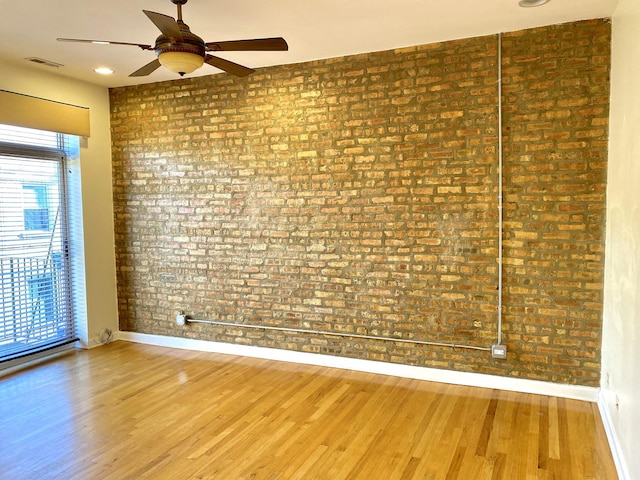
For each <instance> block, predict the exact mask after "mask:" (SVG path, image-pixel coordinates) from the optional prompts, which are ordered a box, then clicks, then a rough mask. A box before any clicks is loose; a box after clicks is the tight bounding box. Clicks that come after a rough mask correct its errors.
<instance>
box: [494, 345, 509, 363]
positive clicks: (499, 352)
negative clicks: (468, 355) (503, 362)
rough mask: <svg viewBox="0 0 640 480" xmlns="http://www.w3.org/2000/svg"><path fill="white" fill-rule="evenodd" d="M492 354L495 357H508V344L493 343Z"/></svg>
mask: <svg viewBox="0 0 640 480" xmlns="http://www.w3.org/2000/svg"><path fill="white" fill-rule="evenodd" d="M491 356H492V357H493V358H503V359H504V358H507V346H506V345H498V344H495V345H491Z"/></svg>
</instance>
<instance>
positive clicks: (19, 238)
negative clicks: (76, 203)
mask: <svg viewBox="0 0 640 480" xmlns="http://www.w3.org/2000/svg"><path fill="white" fill-rule="evenodd" d="M66 138H67V137H66V136H65V135H62V134H58V133H53V132H46V131H40V130H32V129H26V128H20V127H12V126H6V125H0V293H1V294H2V307H1V310H0V315H1V317H0V361H6V360H11V359H14V358H16V357H19V356H24V355H27V354H30V353H34V352H37V351H40V350H43V349H47V348H51V347H55V346H58V345H63V344H65V343H70V342H73V341H75V332H74V315H73V301H72V292H73V288H72V278H71V268H70V267H71V266H70V255H69V228H68V225H69V209H68V202H67V195H66V179H65V172H66V168H65V160H66V153H65V148H66V145H65V139H66Z"/></svg>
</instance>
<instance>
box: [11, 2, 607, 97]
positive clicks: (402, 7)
mask: <svg viewBox="0 0 640 480" xmlns="http://www.w3.org/2000/svg"><path fill="white" fill-rule="evenodd" d="M617 1H618V0H551V1H550V2H549V3H548V4H546V5H543V6H541V7H536V8H522V7H519V6H518V0H271V1H265V0H190V1H189V2H188V3H187V4H186V5H185V6H184V7H183V18H184V21H185V23H187V24H188V25H189V27H190V28H191V31H192V32H193V33H195V34H196V35H199V36H200V37H202V38H203V39H204V41H205V42H212V41H220V40H239V39H244V38H263V37H275V36H282V37H284V38H285V39H286V40H287V42H288V44H289V51H287V52H225V53H223V54H220V56H221V57H225V58H227V59H229V60H232V61H234V62H236V63H241V64H243V65H246V66H250V67H252V68H256V67H263V66H269V65H283V64H290V63H298V62H304V61H308V60H317V59H323V58H332V57H339V56H345V55H350V54H355V53H363V52H374V51H380V50H388V49H392V48H398V47H404V46H410V45H421V44H426V43H433V42H438V41H445V40H451V39H456V38H467V37H475V36H480V35H488V34H495V33H498V32H509V31H514V30H521V29H524V28H531V27H535V26H541V25H550V24H557V23H564V22H569V21H575V20H584V19H590V18H603V17H611V16H612V15H613V12H614V10H615V7H616V4H617ZM0 7H1V8H0V60H2V61H8V62H18V63H21V64H23V65H30V66H33V68H39V69H45V70H47V71H55V72H57V73H59V74H60V75H65V76H69V77H73V78H76V79H80V80H84V81H87V82H91V83H94V84H98V85H103V86H106V87H114V86H123V85H134V84H139V83H150V82H157V81H163V80H169V79H174V78H177V76H176V75H175V74H172V73H170V72H168V71H166V70H165V69H163V68H161V69H158V70H156V71H155V72H154V73H152V74H151V75H150V76H148V77H142V78H130V77H128V75H129V74H130V73H131V72H133V71H135V70H137V69H138V68H139V67H141V66H143V65H145V64H146V63H148V62H150V61H152V60H153V59H154V58H155V57H154V53H153V52H152V51H143V50H141V49H140V48H138V47H134V46H115V45H94V44H79V43H62V42H58V41H56V38H57V37H68V38H86V39H98V40H113V41H121V42H131V43H142V44H150V45H153V44H154V42H155V38H156V37H157V36H158V34H159V31H158V30H157V29H156V27H155V26H154V25H153V24H152V23H151V21H149V19H148V18H147V17H146V16H145V15H144V14H143V13H142V10H143V9H145V10H151V11H155V12H159V13H163V14H165V15H170V16H172V17H174V18H175V17H176V16H177V15H176V6H175V5H174V4H173V3H171V1H170V0H109V1H107V0H11V1H9V0H0ZM27 57H39V58H43V59H46V60H50V61H53V62H56V63H60V64H63V65H64V66H63V67H59V68H55V69H52V67H47V66H43V65H36V64H33V63H31V62H27V61H26V60H25V58H27ZM99 66H108V67H110V68H112V69H113V70H115V73H114V74H113V75H110V76H101V75H98V74H97V73H95V72H94V71H93V69H94V68H96V67H99ZM0 72H1V70H0ZM214 73H220V71H219V70H217V69H215V68H214V67H211V66H209V65H206V64H205V65H204V66H203V67H202V68H201V69H199V70H197V71H196V72H194V73H193V74H192V75H191V76H194V75H210V74H214Z"/></svg>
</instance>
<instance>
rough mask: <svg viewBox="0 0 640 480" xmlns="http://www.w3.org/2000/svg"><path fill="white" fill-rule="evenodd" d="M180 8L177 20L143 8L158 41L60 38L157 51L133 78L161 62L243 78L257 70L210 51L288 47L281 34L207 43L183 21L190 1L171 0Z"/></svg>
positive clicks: (177, 70)
mask: <svg viewBox="0 0 640 480" xmlns="http://www.w3.org/2000/svg"><path fill="white" fill-rule="evenodd" d="M171 2H172V3H174V4H175V5H176V6H177V7H178V19H177V20H175V19H174V18H172V17H170V16H168V15H163V14H162V13H156V12H150V11H148V10H143V12H144V14H145V15H146V16H147V17H149V20H151V21H152V22H153V23H154V25H155V26H156V27H158V29H159V30H160V32H162V33H161V35H160V36H159V37H158V38H156V43H155V45H154V46H153V47H152V46H151V45H143V44H140V43H127V42H112V41H108V40H83V39H78V38H58V41H61V42H82V43H96V44H103V45H133V46H135V47H140V48H141V49H142V50H155V53H156V55H157V58H156V59H155V60H153V61H152V62H149V63H148V64H146V65H145V66H144V67H142V68H139V69H138V70H136V71H135V72H133V73H132V74H131V75H129V76H130V77H144V76H146V75H149V74H150V73H152V72H154V71H155V70H156V69H157V68H159V67H160V66H161V65H162V66H164V67H166V68H167V69H169V70H170V71H172V72H174V73H177V74H179V75H180V76H183V75H184V74H186V73H191V72H193V71H195V70H197V69H198V68H200V67H201V66H202V65H203V64H204V63H208V64H209V65H212V66H214V67H216V68H219V69H220V70H224V71H225V72H227V73H230V74H232V75H235V76H238V77H244V76H247V75H250V74H251V73H253V72H255V70H254V69H252V68H249V67H245V66H243V65H239V64H237V63H234V62H231V61H229V60H225V59H224V58H220V57H216V56H214V55H210V54H208V53H207V52H234V51H235V52H237V51H284V50H288V49H289V46H288V45H287V42H286V41H285V40H284V38H282V37H275V38H256V39H251V40H228V41H221V42H205V41H204V40H202V38H200V37H199V36H197V35H195V34H193V33H191V30H189V26H188V25H187V24H186V23H184V22H183V21H182V5H184V4H186V3H187V0H171Z"/></svg>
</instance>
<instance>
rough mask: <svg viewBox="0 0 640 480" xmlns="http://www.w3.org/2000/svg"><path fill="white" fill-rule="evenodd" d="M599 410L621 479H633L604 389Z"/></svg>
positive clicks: (599, 398) (599, 397) (599, 401)
mask: <svg viewBox="0 0 640 480" xmlns="http://www.w3.org/2000/svg"><path fill="white" fill-rule="evenodd" d="M598 410H600V416H601V417H602V424H603V425H604V431H605V432H606V434H607V440H609V447H610V448H611V455H612V456H613V462H614V463H615V465H616V470H617V472H618V477H619V479H620V480H631V476H630V475H629V469H628V468H627V462H626V460H625V458H624V453H623V451H622V446H621V445H620V439H619V438H618V433H617V430H616V428H615V425H614V423H613V418H611V412H610V410H609V408H608V407H607V400H606V398H605V395H604V392H603V391H601V392H600V395H599V396H598Z"/></svg>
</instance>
